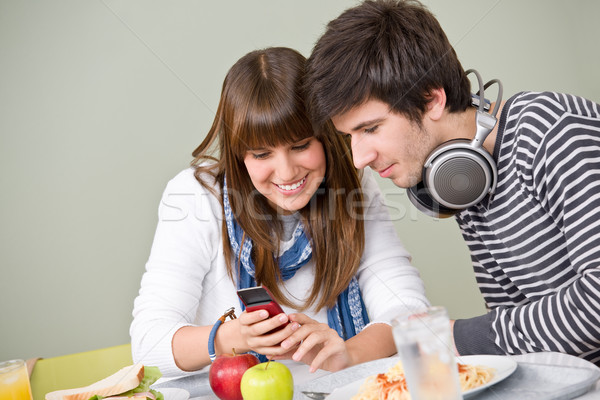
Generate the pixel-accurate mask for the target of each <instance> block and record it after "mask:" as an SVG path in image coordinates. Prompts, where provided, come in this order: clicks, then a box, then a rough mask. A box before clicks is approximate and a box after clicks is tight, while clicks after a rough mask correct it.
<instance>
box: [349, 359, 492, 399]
mask: <svg viewBox="0 0 600 400" xmlns="http://www.w3.org/2000/svg"><path fill="white" fill-rule="evenodd" d="M458 376H459V381H460V388H461V390H462V391H463V392H466V391H467V390H470V389H474V388H476V387H479V386H481V385H483V384H485V383H487V382H489V381H490V380H491V379H492V378H493V376H494V369H493V368H488V367H484V366H481V365H467V364H458ZM352 400H410V394H409V393H408V387H407V385H406V378H405V376H404V369H403V368H402V362H398V363H397V364H395V365H394V366H392V367H391V368H390V369H389V370H388V372H386V373H384V374H377V375H372V376H369V377H368V378H367V379H366V380H365V382H364V383H363V384H362V386H361V387H360V389H359V391H358V393H357V394H356V395H355V396H353V397H352Z"/></svg>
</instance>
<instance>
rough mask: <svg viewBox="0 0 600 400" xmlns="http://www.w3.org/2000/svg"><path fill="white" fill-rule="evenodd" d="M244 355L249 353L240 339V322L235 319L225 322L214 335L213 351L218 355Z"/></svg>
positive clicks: (246, 346)
mask: <svg viewBox="0 0 600 400" xmlns="http://www.w3.org/2000/svg"><path fill="white" fill-rule="evenodd" d="M232 349H235V352H236V353H245V352H247V351H249V350H250V349H249V348H248V345H247V344H246V343H245V341H244V340H243V339H242V335H241V331H240V322H239V321H238V320H237V319H233V320H230V321H225V322H224V323H223V324H222V325H221V327H220V328H219V330H218V331H217V334H216V335H215V350H216V352H217V355H218V354H223V353H229V354H230V353H232Z"/></svg>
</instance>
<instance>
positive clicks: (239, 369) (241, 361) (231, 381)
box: [208, 349, 259, 400]
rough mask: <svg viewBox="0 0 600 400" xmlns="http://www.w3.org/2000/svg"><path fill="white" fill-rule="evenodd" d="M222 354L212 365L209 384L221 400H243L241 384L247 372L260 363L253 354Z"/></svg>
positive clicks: (209, 372)
mask: <svg viewBox="0 0 600 400" xmlns="http://www.w3.org/2000/svg"><path fill="white" fill-rule="evenodd" d="M232 350H233V354H221V355H219V356H217V358H216V359H215V361H213V363H212V364H211V365H210V369H209V371H208V382H209V383H210V387H211V389H212V390H213V392H214V393H215V395H216V396H217V397H218V398H219V399H221V400H243V399H242V392H241V390H240V382H241V381H242V376H243V375H244V372H246V370H247V369H248V368H250V367H252V366H254V365H256V364H258V363H259V361H258V358H256V356H254V355H253V354H249V353H246V354H236V353H235V349H232Z"/></svg>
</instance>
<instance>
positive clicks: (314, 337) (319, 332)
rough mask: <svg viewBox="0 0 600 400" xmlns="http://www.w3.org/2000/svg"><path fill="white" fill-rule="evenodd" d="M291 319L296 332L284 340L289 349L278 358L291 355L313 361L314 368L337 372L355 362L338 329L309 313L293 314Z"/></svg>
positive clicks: (286, 348)
mask: <svg viewBox="0 0 600 400" xmlns="http://www.w3.org/2000/svg"><path fill="white" fill-rule="evenodd" d="M289 319H290V321H291V324H290V327H289V328H290V329H291V330H292V331H293V333H292V334H291V335H289V337H287V338H286V339H285V340H284V341H283V342H281V348H282V349H284V350H286V351H287V352H286V353H285V354H283V355H281V356H278V357H275V359H282V358H289V357H290V356H291V358H292V359H293V360H294V361H301V362H304V363H305V364H309V365H310V372H315V371H316V370H317V369H318V368H321V369H324V370H327V371H332V372H334V371H339V370H341V369H343V368H346V367H348V366H350V365H351V364H352V360H351V358H350V354H349V353H348V349H347V348H346V343H345V342H344V339H342V338H341V337H340V336H339V335H338V333H337V332H336V331H335V330H334V329H331V328H330V327H329V326H328V325H327V324H323V323H320V322H317V321H315V320H313V319H312V318H309V317H308V316H306V315H305V314H300V313H298V314H290V315H289ZM287 329H288V328H286V329H285V330H286V331H287ZM296 347H297V348H296Z"/></svg>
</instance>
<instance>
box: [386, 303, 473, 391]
mask: <svg viewBox="0 0 600 400" xmlns="http://www.w3.org/2000/svg"><path fill="white" fill-rule="evenodd" d="M392 327H393V334H394V341H395V343H396V348H397V349H398V355H399V356H400V359H401V360H402V366H403V368H404V374H405V376H406V383H407V385H408V390H409V392H410V395H411V398H412V400H457V399H462V395H461V390H460V384H459V380H458V368H457V364H456V360H455V358H454V344H453V342H452V335H451V332H450V320H449V318H448V313H447V312H446V309H445V308H443V307H429V308H426V309H422V310H419V311H417V312H414V313H405V314H401V315H398V316H396V317H395V318H394V319H393V320H392Z"/></svg>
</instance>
